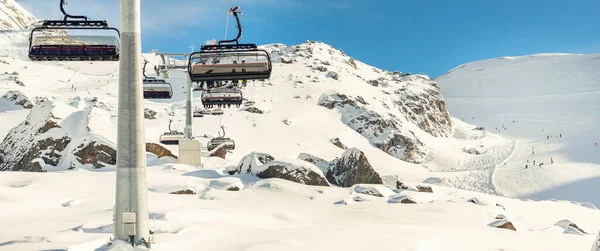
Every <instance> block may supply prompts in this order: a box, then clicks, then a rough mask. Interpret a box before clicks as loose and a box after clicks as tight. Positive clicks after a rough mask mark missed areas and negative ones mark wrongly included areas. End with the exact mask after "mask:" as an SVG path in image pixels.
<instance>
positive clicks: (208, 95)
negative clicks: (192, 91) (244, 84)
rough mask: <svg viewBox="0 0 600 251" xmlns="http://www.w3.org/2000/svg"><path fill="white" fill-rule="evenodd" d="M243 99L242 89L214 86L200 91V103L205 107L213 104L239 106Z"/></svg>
mask: <svg viewBox="0 0 600 251" xmlns="http://www.w3.org/2000/svg"><path fill="white" fill-rule="evenodd" d="M243 100H244V96H243V95H242V91H240V90H238V89H232V88H216V89H211V90H206V91H203V92H202V104H203V105H204V107H206V108H210V107H214V106H221V107H222V106H231V105H235V106H238V107H239V106H240V105H242V102H243Z"/></svg>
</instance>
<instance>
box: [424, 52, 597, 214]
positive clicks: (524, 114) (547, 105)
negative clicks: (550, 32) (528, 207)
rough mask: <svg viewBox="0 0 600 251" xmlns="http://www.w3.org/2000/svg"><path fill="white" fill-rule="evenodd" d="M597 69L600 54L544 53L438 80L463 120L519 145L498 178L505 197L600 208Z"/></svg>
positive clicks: (469, 67) (460, 70) (466, 68)
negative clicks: (581, 203) (585, 203)
mask: <svg viewBox="0 0 600 251" xmlns="http://www.w3.org/2000/svg"><path fill="white" fill-rule="evenodd" d="M598 69H600V54H591V55H572V54H538V55H530V56H523V57H504V58H497V59H490V60H484V61H479V62H473V63H468V64H464V65H461V66H459V67H456V68H455V69H453V70H451V71H450V72H448V73H447V74H446V75H443V76H441V77H438V78H437V79H436V80H437V81H438V82H439V83H440V86H441V87H442V88H441V89H442V93H443V94H444V98H445V99H446V101H447V103H448V107H449V110H450V111H451V112H452V114H453V115H454V116H455V117H456V118H460V119H464V121H465V122H468V123H471V124H476V125H479V126H483V127H485V128H486V129H487V130H488V131H492V132H494V131H495V130H496V128H497V129H498V130H499V131H496V133H498V134H500V135H503V136H505V137H508V138H512V139H514V140H515V141H516V142H517V143H518V144H517V148H516V151H515V154H514V155H512V156H511V158H509V159H508V160H507V161H506V166H501V167H499V168H498V169H497V172H496V174H495V177H494V181H495V184H496V187H497V189H498V190H499V191H501V192H502V194H503V195H505V196H509V197H516V198H529V199H559V200H574V201H582V202H589V203H593V204H594V205H595V206H596V207H598V206H600V194H598V193H596V192H593V191H598V189H600V146H596V144H600V71H598ZM513 121H514V122H513ZM503 126H504V128H503ZM505 128H506V129H505ZM548 137H550V138H548ZM551 158H552V161H553V162H554V163H553V164H552V163H551ZM534 160H535V161H536V165H538V166H537V167H534V168H531V167H532V166H533V161H534ZM527 161H529V163H527ZM539 163H544V164H543V165H542V167H541V168H539ZM526 164H528V165H529V167H530V169H525V165H526Z"/></svg>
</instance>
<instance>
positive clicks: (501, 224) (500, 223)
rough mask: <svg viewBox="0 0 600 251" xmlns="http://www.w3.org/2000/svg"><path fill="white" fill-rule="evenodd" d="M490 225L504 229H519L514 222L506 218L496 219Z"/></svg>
mask: <svg viewBox="0 0 600 251" xmlns="http://www.w3.org/2000/svg"><path fill="white" fill-rule="evenodd" d="M489 226H490V227H495V228H503V229H508V230H512V231H517V229H516V228H515V226H514V225H513V224H512V222H510V221H508V220H506V219H501V220H496V221H494V222H492V223H490V224H489Z"/></svg>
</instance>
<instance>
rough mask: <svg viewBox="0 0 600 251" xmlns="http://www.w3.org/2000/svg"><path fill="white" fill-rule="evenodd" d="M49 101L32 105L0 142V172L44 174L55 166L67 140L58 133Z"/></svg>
mask: <svg viewBox="0 0 600 251" xmlns="http://www.w3.org/2000/svg"><path fill="white" fill-rule="evenodd" d="M53 107H54V106H53V105H52V103H51V102H49V101H44V102H42V103H41V104H40V105H37V106H34V107H33V109H31V112H30V113H29V115H28V116H27V118H26V119H25V121H23V122H22V123H20V124H19V125H17V126H16V127H15V128H13V129H12V130H10V131H9V133H8V135H7V136H6V138H4V140H3V141H2V143H0V171H24V172H44V171H46V166H47V165H49V166H57V165H58V164H59V162H60V160H61V157H62V156H63V155H64V154H65V149H66V148H67V146H68V145H69V143H70V142H71V138H70V137H69V136H68V135H67V134H66V133H64V132H63V131H62V130H59V129H60V127H59V126H58V121H59V120H58V119H57V118H55V117H54V115H53V114H52V108H53Z"/></svg>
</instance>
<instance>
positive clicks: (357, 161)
mask: <svg viewBox="0 0 600 251" xmlns="http://www.w3.org/2000/svg"><path fill="white" fill-rule="evenodd" d="M327 180H329V182H330V183H331V184H335V185H337V186H341V187H351V186H353V185H355V184H383V180H381V177H380V176H379V174H378V173H377V172H376V171H375V170H374V169H373V167H372V166H371V164H370V163H369V160H368V159H367V156H365V154H364V153H363V152H362V151H360V150H358V149H356V148H351V149H348V150H346V151H345V152H344V154H343V155H342V156H341V157H340V158H338V159H336V160H334V161H333V162H332V164H331V168H330V169H329V171H328V172H327Z"/></svg>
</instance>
